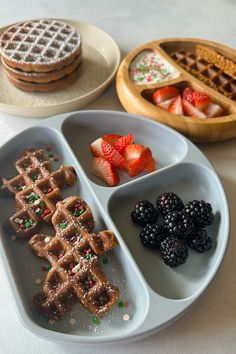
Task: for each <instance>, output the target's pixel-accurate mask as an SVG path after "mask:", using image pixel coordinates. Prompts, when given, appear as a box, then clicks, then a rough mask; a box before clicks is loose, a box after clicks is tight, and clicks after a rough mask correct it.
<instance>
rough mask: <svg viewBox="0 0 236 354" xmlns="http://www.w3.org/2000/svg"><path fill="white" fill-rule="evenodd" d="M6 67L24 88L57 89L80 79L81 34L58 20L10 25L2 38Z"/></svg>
mask: <svg viewBox="0 0 236 354" xmlns="http://www.w3.org/2000/svg"><path fill="white" fill-rule="evenodd" d="M0 54H1V61H2V64H3V68H4V70H5V72H6V74H7V77H8V79H9V80H10V82H11V83H12V84H13V85H14V86H16V87H17V88H19V89H21V90H24V91H30V92H34V91H40V92H44V91H53V90H58V89H62V88H65V87H67V86H69V85H71V84H72V83H74V82H75V81H76V80H77V76H78V68H79V65H80V63H81V60H82V46H81V36H80V34H79V33H78V31H77V30H76V29H75V28H74V27H73V26H71V25H69V24H67V23H64V22H62V21H58V20H51V19H47V20H33V21H26V22H22V23H18V24H16V25H14V26H12V27H10V28H8V29H7V30H6V31H5V32H4V33H3V34H2V36H1V38H0Z"/></svg>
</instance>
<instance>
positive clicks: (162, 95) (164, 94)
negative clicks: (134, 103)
mask: <svg viewBox="0 0 236 354" xmlns="http://www.w3.org/2000/svg"><path fill="white" fill-rule="evenodd" d="M178 95H179V91H178V89H177V88H176V87H175V86H166V87H163V88H160V89H158V90H157V91H155V92H154V93H153V95H152V101H153V103H155V104H160V103H162V102H164V101H167V100H169V99H170V98H173V97H176V96H178Z"/></svg>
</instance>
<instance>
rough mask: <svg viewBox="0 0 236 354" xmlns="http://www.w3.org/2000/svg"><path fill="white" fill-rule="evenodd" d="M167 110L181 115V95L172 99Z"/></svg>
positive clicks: (182, 112)
mask: <svg viewBox="0 0 236 354" xmlns="http://www.w3.org/2000/svg"><path fill="white" fill-rule="evenodd" d="M168 112H170V113H173V114H177V115H183V114H184V111H183V107H182V100H181V96H180V95H179V96H177V97H176V98H175V100H174V102H172V103H171V105H170V107H169V109H168Z"/></svg>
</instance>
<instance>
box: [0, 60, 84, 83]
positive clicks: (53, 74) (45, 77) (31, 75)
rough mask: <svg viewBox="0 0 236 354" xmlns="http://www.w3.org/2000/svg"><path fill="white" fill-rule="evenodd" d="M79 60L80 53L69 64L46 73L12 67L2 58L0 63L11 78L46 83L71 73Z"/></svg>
mask: <svg viewBox="0 0 236 354" xmlns="http://www.w3.org/2000/svg"><path fill="white" fill-rule="evenodd" d="M81 61H82V54H80V55H78V57H76V58H75V60H74V61H73V62H72V63H71V64H69V65H67V66H65V67H63V68H61V69H59V70H54V71H50V72H46V73H43V72H42V73H37V72H27V71H22V70H20V69H14V68H12V67H11V66H9V65H7V64H6V63H5V62H4V60H3V59H2V64H3V69H4V71H5V72H6V74H7V75H9V76H10V77H12V78H13V79H18V80H23V81H27V82H28V81H29V82H31V83H32V82H33V83H48V82H53V81H55V80H59V79H61V78H63V77H64V76H66V75H69V74H71V73H73V72H74V71H75V70H76V69H77V68H78V66H79V64H80V63H81Z"/></svg>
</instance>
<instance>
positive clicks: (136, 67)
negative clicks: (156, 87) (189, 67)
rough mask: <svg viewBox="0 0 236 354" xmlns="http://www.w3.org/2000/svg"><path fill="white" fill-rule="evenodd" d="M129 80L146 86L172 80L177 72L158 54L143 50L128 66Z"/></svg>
mask: <svg viewBox="0 0 236 354" xmlns="http://www.w3.org/2000/svg"><path fill="white" fill-rule="evenodd" d="M129 75H130V78H131V80H132V81H134V83H135V84H137V85H144V84H145V85H147V84H154V83H159V82H162V81H167V80H171V79H174V78H176V77H178V76H179V72H178V71H177V70H176V69H175V68H174V67H173V66H172V65H171V64H170V63H169V62H168V61H167V60H165V59H164V58H163V57H162V56H161V55H160V54H159V53H157V52H154V51H150V50H144V51H142V52H141V53H140V54H138V55H137V56H136V57H135V59H134V60H133V61H132V63H131V65H130V72H129Z"/></svg>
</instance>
